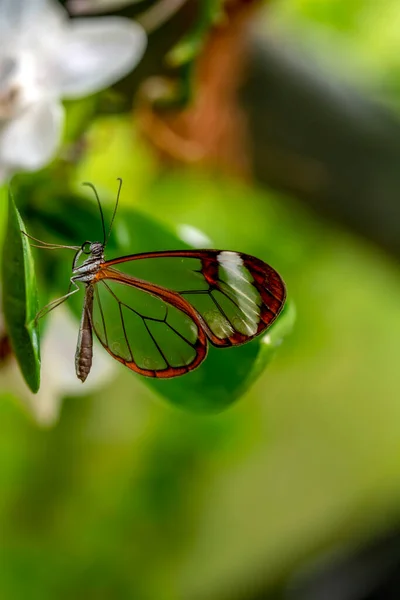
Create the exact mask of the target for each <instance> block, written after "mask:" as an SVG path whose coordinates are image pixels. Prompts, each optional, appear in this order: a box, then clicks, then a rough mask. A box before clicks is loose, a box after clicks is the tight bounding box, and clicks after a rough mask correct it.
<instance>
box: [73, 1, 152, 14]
mask: <svg viewBox="0 0 400 600" xmlns="http://www.w3.org/2000/svg"><path fill="white" fill-rule="evenodd" d="M140 2H143V0H68V1H67V8H68V10H69V11H70V12H71V14H74V15H83V14H89V13H94V12H95V13H100V12H109V11H112V10H119V9H120V8H124V7H125V6H128V5H129V4H139V3H140Z"/></svg>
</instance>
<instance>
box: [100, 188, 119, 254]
mask: <svg viewBox="0 0 400 600" xmlns="http://www.w3.org/2000/svg"><path fill="white" fill-rule="evenodd" d="M117 181H119V187H118V192H117V200H116V202H115V208H114V212H113V214H112V217H111V222H110V227H109V230H108V235H107V239H106V241H105V244H104V245H106V244H107V242H108V240H109V238H110V234H111V229H112V226H113V223H114V218H115V215H116V213H117V208H118V202H119V196H120V193H121V188H122V179H121V177H118V179H117Z"/></svg>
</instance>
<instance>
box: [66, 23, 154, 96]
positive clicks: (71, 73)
mask: <svg viewBox="0 0 400 600" xmlns="http://www.w3.org/2000/svg"><path fill="white" fill-rule="evenodd" d="M145 48H146V33H145V31H144V29H143V28H142V27H141V26H140V25H138V24H137V23H133V22H131V21H129V20H128V19H124V18H120V17H104V18H101V19H77V20H75V21H72V22H71V24H70V31H69V32H66V33H65V38H64V39H63V43H62V45H60V56H59V63H58V66H57V67H58V76H59V77H60V79H59V86H60V87H59V91H60V94H61V95H62V96H64V97H67V98H78V97H80V96H87V95H89V94H93V93H94V92H97V91H99V90H100V89H102V88H105V87H107V86H109V85H111V84H112V83H115V82H116V81H118V79H120V78H121V77H123V76H124V75H125V74H126V73H128V72H129V71H131V70H132V69H133V67H134V66H135V65H136V64H137V63H138V62H139V60H140V59H141V57H142V55H143V53H144V50H145ZM61 53H62V54H61Z"/></svg>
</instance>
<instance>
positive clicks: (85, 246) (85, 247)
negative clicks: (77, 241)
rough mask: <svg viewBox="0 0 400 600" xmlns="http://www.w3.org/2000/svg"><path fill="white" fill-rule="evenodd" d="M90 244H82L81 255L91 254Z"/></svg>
mask: <svg viewBox="0 0 400 600" xmlns="http://www.w3.org/2000/svg"><path fill="white" fill-rule="evenodd" d="M91 245H92V244H91V242H84V243H83V244H82V246H81V250H82V252H83V254H91V249H90V248H91Z"/></svg>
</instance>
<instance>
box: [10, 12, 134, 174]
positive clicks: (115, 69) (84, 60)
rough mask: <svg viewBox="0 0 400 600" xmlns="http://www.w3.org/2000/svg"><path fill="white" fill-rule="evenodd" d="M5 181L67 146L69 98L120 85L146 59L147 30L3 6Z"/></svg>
mask: <svg viewBox="0 0 400 600" xmlns="http://www.w3.org/2000/svg"><path fill="white" fill-rule="evenodd" d="M0 40H1V41H0V181H2V180H4V179H5V178H7V177H8V176H10V175H11V174H12V173H13V172H15V171H19V170H23V171H34V170H37V169H39V168H41V167H43V166H44V165H45V164H46V163H48V162H49V161H50V159H51V158H52V157H53V156H54V154H55V152H56V150H57V147H58V144H59V142H60V138H61V133H62V128H63V120H64V109H63V106H62V104H61V99H62V98H66V99H74V98H80V97H83V96H87V95H89V94H92V93H94V92H97V91H99V90H101V89H102V88H105V87H107V86H109V85H111V84H112V83H115V82H116V81H117V80H118V79H120V78H121V77H122V76H123V75H125V74H126V73H128V72H129V71H130V70H131V69H132V68H133V67H134V66H135V65H136V64H137V63H138V61H139V60H140V58H141V57H142V55H143V52H144V49H145V47H146V34H145V32H144V30H143V29H142V27H141V26H140V25H138V24H137V23H133V22H131V21H129V20H128V19H123V18H118V17H104V18H93V19H74V20H70V19H69V18H68V15H67V13H66V11H65V10H64V9H63V8H62V7H61V6H60V5H58V4H57V2H56V1H55V0H0Z"/></svg>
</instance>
